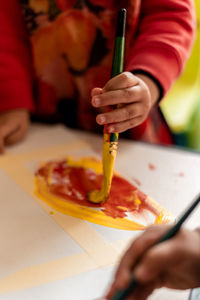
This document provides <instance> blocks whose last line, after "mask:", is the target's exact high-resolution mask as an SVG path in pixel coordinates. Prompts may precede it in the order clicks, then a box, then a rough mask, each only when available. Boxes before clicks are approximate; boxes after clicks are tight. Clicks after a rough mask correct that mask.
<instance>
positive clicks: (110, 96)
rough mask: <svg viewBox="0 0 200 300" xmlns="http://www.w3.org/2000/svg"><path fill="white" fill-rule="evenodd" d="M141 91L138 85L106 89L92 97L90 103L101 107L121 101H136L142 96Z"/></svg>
mask: <svg viewBox="0 0 200 300" xmlns="http://www.w3.org/2000/svg"><path fill="white" fill-rule="evenodd" d="M142 93H143V90H142V91H141V87H140V85H136V86H133V87H129V88H125V89H120V90H115V91H108V92H105V93H102V94H101V95H100V94H99V95H95V96H94V97H92V105H93V106H94V107H102V106H107V105H116V104H121V103H132V102H138V101H139V100H140V99H142V97H143V94H142Z"/></svg>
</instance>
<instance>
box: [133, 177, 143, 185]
mask: <svg viewBox="0 0 200 300" xmlns="http://www.w3.org/2000/svg"><path fill="white" fill-rule="evenodd" d="M132 179H133V181H135V183H136V184H137V185H138V186H141V185H142V183H141V181H139V180H138V179H137V178H135V177H132Z"/></svg>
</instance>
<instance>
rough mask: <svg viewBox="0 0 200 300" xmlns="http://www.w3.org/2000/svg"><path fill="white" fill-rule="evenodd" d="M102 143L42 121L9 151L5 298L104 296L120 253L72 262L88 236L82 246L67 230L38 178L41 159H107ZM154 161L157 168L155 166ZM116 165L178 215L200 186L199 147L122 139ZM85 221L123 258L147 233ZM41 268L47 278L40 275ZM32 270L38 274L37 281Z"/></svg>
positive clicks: (3, 180)
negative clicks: (38, 187)
mask: <svg viewBox="0 0 200 300" xmlns="http://www.w3.org/2000/svg"><path fill="white" fill-rule="evenodd" d="M101 149H102V137H101V136H96V135H93V134H87V133H83V132H79V131H75V130H69V129H67V128H65V127H63V126H62V125H56V126H44V125H40V124H38V125H34V126H32V127H31V129H30V133H29V135H28V137H27V139H26V140H25V141H24V142H22V143H20V144H18V145H15V146H13V147H9V148H7V151H6V154H5V155H4V156H1V157H0V186H1V194H2V198H1V200H0V201H1V210H0V228H1V229H0V232H1V234H0V236H1V241H3V243H2V245H1V247H0V266H1V267H0V299H2V300H8V299H9V300H17V299H20V300H25V299H26V300H29V299H30V300H32V299H37V300H38V299H41V300H46V299H48V300H51V299H52V300H53V299H56V300H64V299H70V300H77V299H81V300H93V299H95V298H98V297H101V296H102V295H103V294H104V292H105V290H106V288H107V286H108V284H109V282H110V280H111V278H112V274H113V271H114V268H115V267H114V264H113V261H112V259H111V261H109V259H110V258H109V255H108V257H107V260H106V261H105V257H104V258H103V257H100V260H101V262H102V264H101V265H99V266H98V267H97V266H96V267H95V266H94V265H93V264H92V263H91V261H90V260H89V259H88V265H87V260H84V263H85V265H83V260H80V262H81V263H80V265H78V266H77V264H76V266H75V265H73V261H72V260H70V262H68V261H66V260H67V258H66V255H68V256H69V257H71V256H70V255H72V254H73V255H77V257H78V256H79V258H80V256H81V255H82V254H81V249H82V248H84V247H85V246H83V244H84V240H83V241H82V244H81V243H80V242H79V243H78V244H77V243H76V242H77V240H76V238H75V234H76V230H75V231H73V230H71V231H70V230H69V228H67V229H66V228H64V227H63V226H64V225H63V223H62V224H61V223H60V224H59V222H60V221H59V220H61V219H62V216H61V214H60V215H55V216H54V215H53V216H52V215H50V214H49V213H48V209H49V208H47V206H45V205H43V204H41V203H40V202H38V200H37V199H36V197H35V196H34V192H33V189H34V186H33V182H32V178H33V173H34V171H35V168H36V165H37V164H38V162H40V161H44V160H48V159H51V158H62V157H64V156H67V155H75V156H76V155H77V156H88V155H90V156H95V157H98V158H101ZM149 164H152V165H153V166H154V167H155V168H154V169H151V168H150V167H149ZM115 169H116V171H119V172H120V173H121V174H123V176H125V177H128V178H129V179H131V180H133V183H134V181H135V180H138V181H139V182H141V186H140V187H139V188H140V189H141V190H142V191H143V192H145V193H146V194H148V195H149V196H150V197H151V198H153V199H154V200H156V201H157V202H158V203H160V204H161V205H162V206H164V207H166V208H167V209H168V210H169V211H170V212H172V214H173V215H174V216H178V215H179V213H180V212H182V211H183V209H184V208H185V207H187V205H188V204H189V203H190V201H191V200H192V199H193V197H194V196H195V195H196V194H197V193H198V192H199V190H200V184H199V182H200V180H199V178H200V155H199V154H198V153H195V152H190V151H183V150H180V149H177V148H171V147H170V148H169V147H166V148H165V147H160V146H153V145H149V144H145V143H140V142H132V141H125V140H120V142H119V149H118V154H117V159H116V164H115ZM56 216H58V217H57V219H56ZM199 219H200V213H199V210H198V211H197V210H196V212H194V214H193V215H192V217H191V218H190V219H189V221H188V222H187V223H186V226H187V227H188V228H194V227H196V226H199ZM67 222H68V223H67ZM78 222H83V221H81V220H79V221H76V220H75V219H74V218H72V217H71V219H70V217H69V216H66V218H65V224H74V226H75V225H77V226H78V224H79V223H78ZM84 222H85V223H80V224H82V225H81V226H82V227H83V228H82V232H83V234H86V237H87V234H88V233H86V232H84V230H86V229H84V228H88V230H89V232H90V230H93V231H91V232H93V233H94V231H95V234H96V233H98V237H101V242H102V239H103V241H104V244H105V247H107V246H109V247H110V245H112V247H113V249H115V250H116V253H117V254H116V256H118V258H119V255H121V253H123V250H124V248H125V247H126V246H127V243H128V241H130V240H131V239H132V238H134V237H136V236H137V234H139V232H130V231H128V232H122V231H119V230H116V229H111V228H108V229H107V230H105V228H104V227H102V226H99V225H95V224H92V225H91V223H90V224H88V222H86V221H84ZM60 225H61V226H60ZM84 226H85V227H84ZM87 226H88V227H87ZM63 229H64V230H63ZM79 230H80V227H79ZM78 238H80V237H78ZM78 238H77V239H78ZM124 241H126V242H124ZM81 247H82V248H81ZM88 247H89V246H88ZM91 249H92V246H91ZM109 249H110V248H109ZM91 251H92V250H91ZM86 252H87V251H86ZM97 252H98V251H97ZM97 252H96V253H97ZM96 253H92V254H91V255H94V257H93V259H94V258H95V259H96V257H95V255H97V254H96ZM88 254H90V252H88ZM104 256H105V255H104ZM81 259H83V257H82V258H81ZM84 259H85V257H84ZM77 261H78V260H77ZM59 262H60V265H59V264H58V263H59ZM75 262H76V261H75ZM61 263H62V264H63V266H65V264H66V266H68V265H70V263H71V269H70V272H71V273H70V276H69V274H67V273H66V272H67V270H66V269H64V267H63V269H62V267H61ZM37 266H40V268H39V267H38V268H37ZM34 268H35V269H34ZM48 268H49V269H48ZM53 268H54V269H53ZM69 268H70V267H69ZM75 269H76V270H77V271H75ZM80 269H81V270H82V271H80V272H79V271H78V270H80ZM40 270H42V272H40V273H41V274H42V275H41V278H39V277H40V276H38V275H37V274H40V273H37V272H39V271H40ZM31 272H32V275H33V274H36V275H35V278H34V280H33V281H32V283H31V284H30V282H29V281H28V277H29V274H30V273H31ZM34 272H36V273H34ZM45 272H46V273H45ZM27 274H28V275H27ZM44 274H45V275H44ZM49 274H50V275H51V276H50V275H49ZM23 276H25V277H23ZM42 276H43V277H42ZM45 276H46V278H48V279H47V280H45ZM188 295H189V291H183V292H180V291H169V290H167V289H161V290H159V291H157V292H155V293H154V294H153V295H152V296H151V297H150V299H152V300H156V299H161V297H162V300H167V299H169V298H170V297H171V299H175V300H178V299H180V300H185V299H188Z"/></svg>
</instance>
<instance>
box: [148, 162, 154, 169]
mask: <svg viewBox="0 0 200 300" xmlns="http://www.w3.org/2000/svg"><path fill="white" fill-rule="evenodd" d="M148 167H149V170H151V171H154V170H155V169H156V166H155V165H153V164H151V163H149V164H148Z"/></svg>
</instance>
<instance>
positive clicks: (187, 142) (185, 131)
mask: <svg viewBox="0 0 200 300" xmlns="http://www.w3.org/2000/svg"><path fill="white" fill-rule="evenodd" d="M195 5H196V15H197V35H196V41H195V44H194V46H193V51H192V54H191V57H190V59H189V61H188V62H187V65H186V68H185V71H184V73H183V74H182V75H181V77H180V79H179V80H178V81H177V82H176V84H175V85H174V86H173V88H172V90H171V91H170V92H169V94H168V95H167V96H166V98H165V100H164V101H163V102H161V105H160V107H161V110H162V112H163V114H164V117H165V119H166V121H167V123H168V125H169V128H170V130H171V132H172V133H173V137H174V142H175V144H177V145H180V146H184V147H189V148H191V149H194V150H198V151H200V0H195Z"/></svg>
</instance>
